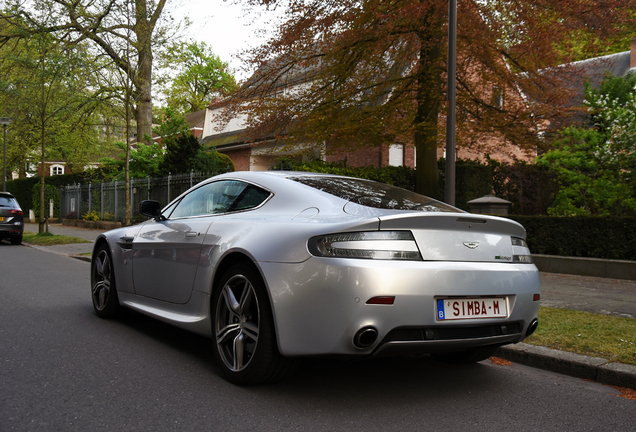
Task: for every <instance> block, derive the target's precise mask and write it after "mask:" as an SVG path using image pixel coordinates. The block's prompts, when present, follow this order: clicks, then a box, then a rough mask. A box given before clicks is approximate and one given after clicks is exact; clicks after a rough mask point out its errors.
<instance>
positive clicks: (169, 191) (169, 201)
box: [166, 173, 171, 202]
mask: <svg viewBox="0 0 636 432" xmlns="http://www.w3.org/2000/svg"><path fill="white" fill-rule="evenodd" d="M170 174H171V173H168V201H166V202H170Z"/></svg>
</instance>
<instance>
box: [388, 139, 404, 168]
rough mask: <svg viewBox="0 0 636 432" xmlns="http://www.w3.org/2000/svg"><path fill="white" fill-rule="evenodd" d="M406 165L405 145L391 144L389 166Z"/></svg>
mask: <svg viewBox="0 0 636 432" xmlns="http://www.w3.org/2000/svg"><path fill="white" fill-rule="evenodd" d="M402 165H404V145H403V144H391V146H390V147H389V166H402Z"/></svg>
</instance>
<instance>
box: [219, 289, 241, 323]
mask: <svg viewBox="0 0 636 432" xmlns="http://www.w3.org/2000/svg"><path fill="white" fill-rule="evenodd" d="M221 295H222V296H223V302H224V303H225V310H227V312H228V314H229V316H228V318H227V321H228V323H231V322H234V321H238V320H239V313H240V311H239V310H237V309H238V308H239V305H238V302H237V301H236V298H235V297H234V293H233V292H232V290H231V289H229V288H227V289H224V290H223V292H222V293H221ZM235 307H236V308H237V309H235Z"/></svg>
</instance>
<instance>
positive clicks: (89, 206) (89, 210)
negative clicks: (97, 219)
mask: <svg viewBox="0 0 636 432" xmlns="http://www.w3.org/2000/svg"><path fill="white" fill-rule="evenodd" d="M92 185H93V181H92V180H91V181H89V182H88V214H90V213H91V210H92V209H93V208H92V207H93V200H92V199H91V186H92Z"/></svg>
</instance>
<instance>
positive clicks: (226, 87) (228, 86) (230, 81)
mask: <svg viewBox="0 0 636 432" xmlns="http://www.w3.org/2000/svg"><path fill="white" fill-rule="evenodd" d="M160 64H161V66H163V70H165V71H169V73H167V74H165V75H164V76H162V77H161V78H160V80H159V81H160V83H162V84H164V85H165V86H166V87H167V88H166V89H165V91H164V92H165V94H166V99H167V103H168V106H170V107H171V108H173V109H175V110H177V111H180V112H196V111H199V110H202V109H205V107H206V106H208V105H209V104H210V102H211V101H212V100H213V99H214V98H215V97H222V96H226V95H227V94H229V93H231V92H232V91H234V90H235V89H236V80H235V79H234V75H232V74H231V73H230V72H229V71H228V67H229V66H228V63H226V62H224V61H222V60H221V59H220V58H219V57H218V56H217V55H215V54H214V53H213V52H212V48H211V47H209V46H208V45H207V44H206V43H205V42H177V43H175V44H173V45H171V46H170V47H169V48H168V49H167V50H166V52H165V53H163V54H162V55H161V61H160ZM175 72H176V75H174V76H171V75H172V74H174V73H175Z"/></svg>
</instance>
